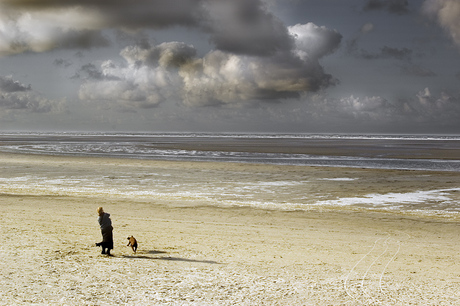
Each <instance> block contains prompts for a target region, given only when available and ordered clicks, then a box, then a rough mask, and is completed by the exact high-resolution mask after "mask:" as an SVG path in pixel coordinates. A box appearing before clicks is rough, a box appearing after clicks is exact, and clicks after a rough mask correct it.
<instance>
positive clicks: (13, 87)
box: [0, 76, 63, 113]
mask: <svg viewBox="0 0 460 306" xmlns="http://www.w3.org/2000/svg"><path fill="white" fill-rule="evenodd" d="M62 109H63V106H62V101H53V100H49V99H46V98H44V97H43V96H42V95H40V94H39V93H37V92H36V91H34V90H32V87H31V86H30V85H27V86H26V85H24V84H22V83H20V82H18V81H15V80H13V78H12V77H3V76H0V110H3V111H6V112H8V111H25V112H30V113H49V112H53V111H62Z"/></svg>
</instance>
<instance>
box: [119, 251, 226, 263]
mask: <svg viewBox="0 0 460 306" xmlns="http://www.w3.org/2000/svg"><path fill="white" fill-rule="evenodd" d="M159 254H167V252H164V251H158V250H150V251H138V252H136V253H135V254H133V255H122V257H123V258H132V259H151V260H168V261H184V262H196V263H206V264H220V263H219V262H217V261H214V260H196V259H188V258H182V257H172V256H155V255H159ZM152 255H153V256H152Z"/></svg>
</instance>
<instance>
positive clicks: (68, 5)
mask: <svg viewBox="0 0 460 306" xmlns="http://www.w3.org/2000/svg"><path fill="white" fill-rule="evenodd" d="M202 2H203V0H136V1H126V0H99V1H95V0H17V1H16V0H2V1H1V2H0V3H4V4H5V5H6V6H7V7H9V8H14V9H17V10H35V11H49V10H60V9H73V8H84V9H86V10H89V11H95V12H97V13H98V14H100V16H101V17H102V18H103V20H102V22H103V23H105V24H108V25H111V26H113V25H122V26H125V27H130V28H141V27H166V26H172V25H193V24H197V20H199V17H200V13H201V12H200V9H201V3H202Z"/></svg>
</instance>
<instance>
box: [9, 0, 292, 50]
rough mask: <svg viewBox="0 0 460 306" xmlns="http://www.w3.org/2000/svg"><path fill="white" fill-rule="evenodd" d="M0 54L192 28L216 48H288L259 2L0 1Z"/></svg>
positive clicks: (97, 43)
mask: <svg viewBox="0 0 460 306" xmlns="http://www.w3.org/2000/svg"><path fill="white" fill-rule="evenodd" d="M0 12H1V13H0V54H14V53H21V52H25V51H33V52H43V51H47V50H52V49H55V48H70V47H72V48H89V47H100V46H105V45H107V44H108V43H109V41H108V40H107V39H106V38H105V37H104V36H103V35H102V34H101V32H100V31H101V30H104V29H118V30H129V31H135V30H138V29H159V28H166V27H173V26H183V27H190V28H195V29H198V30H200V31H202V32H205V33H207V34H208V35H209V40H210V41H211V42H212V43H213V44H214V45H215V47H216V48H217V49H219V50H221V51H225V52H230V53H234V54H244V55H256V56H267V55H273V54H275V53H276V52H279V51H289V50H290V49H292V47H293V44H294V40H293V39H292V37H291V35H290V34H289V33H288V30H287V28H286V26H285V25H284V24H283V23H282V22H281V21H280V20H279V19H278V18H277V17H276V16H274V15H273V14H271V13H270V12H268V10H267V8H266V6H265V4H264V2H263V1H262V0H232V1H227V0H137V1H125V0H105V1H90V0H83V1H76V0H18V1H16V0H0Z"/></svg>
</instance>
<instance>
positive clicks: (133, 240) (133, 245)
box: [126, 236, 137, 253]
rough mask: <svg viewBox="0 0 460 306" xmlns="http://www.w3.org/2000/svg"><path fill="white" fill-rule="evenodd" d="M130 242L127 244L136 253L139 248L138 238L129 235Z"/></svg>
mask: <svg viewBox="0 0 460 306" xmlns="http://www.w3.org/2000/svg"><path fill="white" fill-rule="evenodd" d="M128 241H129V242H128V244H127V245H126V246H131V249H133V252H134V253H136V250H137V240H136V238H134V236H129V237H128Z"/></svg>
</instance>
